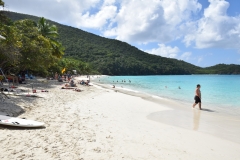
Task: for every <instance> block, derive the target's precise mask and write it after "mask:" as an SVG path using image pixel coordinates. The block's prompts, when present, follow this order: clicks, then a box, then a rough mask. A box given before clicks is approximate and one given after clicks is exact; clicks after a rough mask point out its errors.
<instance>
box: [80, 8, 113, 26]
mask: <svg viewBox="0 0 240 160" xmlns="http://www.w3.org/2000/svg"><path fill="white" fill-rule="evenodd" d="M116 11H117V7H115V6H103V7H102V8H101V9H100V11H99V12H97V13H96V14H94V15H91V14H90V12H87V13H85V14H83V15H82V14H76V19H78V21H77V22H76V23H77V26H81V27H85V28H97V29H101V28H102V27H103V26H105V25H106V24H107V23H108V22H107V21H108V20H109V19H112V18H114V16H115V15H116Z"/></svg>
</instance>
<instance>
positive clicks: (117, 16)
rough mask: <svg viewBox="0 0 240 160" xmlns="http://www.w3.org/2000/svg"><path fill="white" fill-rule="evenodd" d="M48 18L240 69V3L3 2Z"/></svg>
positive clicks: (211, 0) (199, 0) (7, 6)
mask: <svg viewBox="0 0 240 160" xmlns="http://www.w3.org/2000/svg"><path fill="white" fill-rule="evenodd" d="M4 2H5V8H4V10H9V11H13V12H18V13H25V14H30V15H36V16H40V17H45V18H47V19H51V20H53V21H56V22H59V23H62V24H66V25H69V26H73V27H76V28H79V29H82V30H85V31H88V32H91V33H94V34H97V35H100V36H103V37H107V38H112V39H118V40H121V41H124V42H127V43H129V44H131V45H133V46H136V47H137V48H139V49H141V50H143V51H145V52H148V53H150V54H156V55H160V56H163V57H171V58H176V59H181V60H184V61H186V62H189V63H192V64H194V65H197V66H201V67H208V66H213V65H215V64H219V63H225V64H240V9H239V8H240V1H239V0H171V1H170V0H71V1H69V0H51V1H48V0H5V1H4Z"/></svg>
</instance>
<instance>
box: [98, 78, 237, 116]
mask: <svg viewBox="0 0 240 160" xmlns="http://www.w3.org/2000/svg"><path fill="white" fill-rule="evenodd" d="M94 81H96V82H98V83H102V84H107V85H111V86H112V85H115V86H116V88H123V89H127V90H133V91H135V92H143V93H147V94H151V95H155V96H159V97H162V98H168V99H173V100H178V101H183V102H189V103H193V102H194V99H193V98H194V93H195V88H196V85H197V84H200V85H201V93H202V107H203V108H210V109H212V110H216V111H217V112H223V113H228V114H233V115H240V75H161V76H101V77H100V78H97V79H95V80H94Z"/></svg>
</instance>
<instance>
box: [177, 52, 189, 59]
mask: <svg viewBox="0 0 240 160" xmlns="http://www.w3.org/2000/svg"><path fill="white" fill-rule="evenodd" d="M191 55H192V53H191V52H184V53H183V54H182V55H181V57H180V58H181V59H185V60H188V59H189V58H190V56H191Z"/></svg>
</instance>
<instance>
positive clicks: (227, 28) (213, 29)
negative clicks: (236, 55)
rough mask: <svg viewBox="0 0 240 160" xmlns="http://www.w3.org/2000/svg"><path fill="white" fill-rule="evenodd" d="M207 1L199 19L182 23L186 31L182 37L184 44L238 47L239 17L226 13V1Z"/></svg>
mask: <svg viewBox="0 0 240 160" xmlns="http://www.w3.org/2000/svg"><path fill="white" fill-rule="evenodd" d="M209 2H210V5H209V7H208V8H206V9H205V10H204V16H203V17H202V18H201V19H199V20H198V21H192V22H188V23H186V24H184V25H185V27H186V28H185V29H186V30H187V31H188V32H187V33H186V35H185V37H184V42H185V44H186V46H190V45H191V44H193V43H194V44H195V46H196V47H197V48H235V49H240V17H239V16H238V17H230V16H228V15H227V9H228V7H229V3H228V2H227V1H224V0H209Z"/></svg>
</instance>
